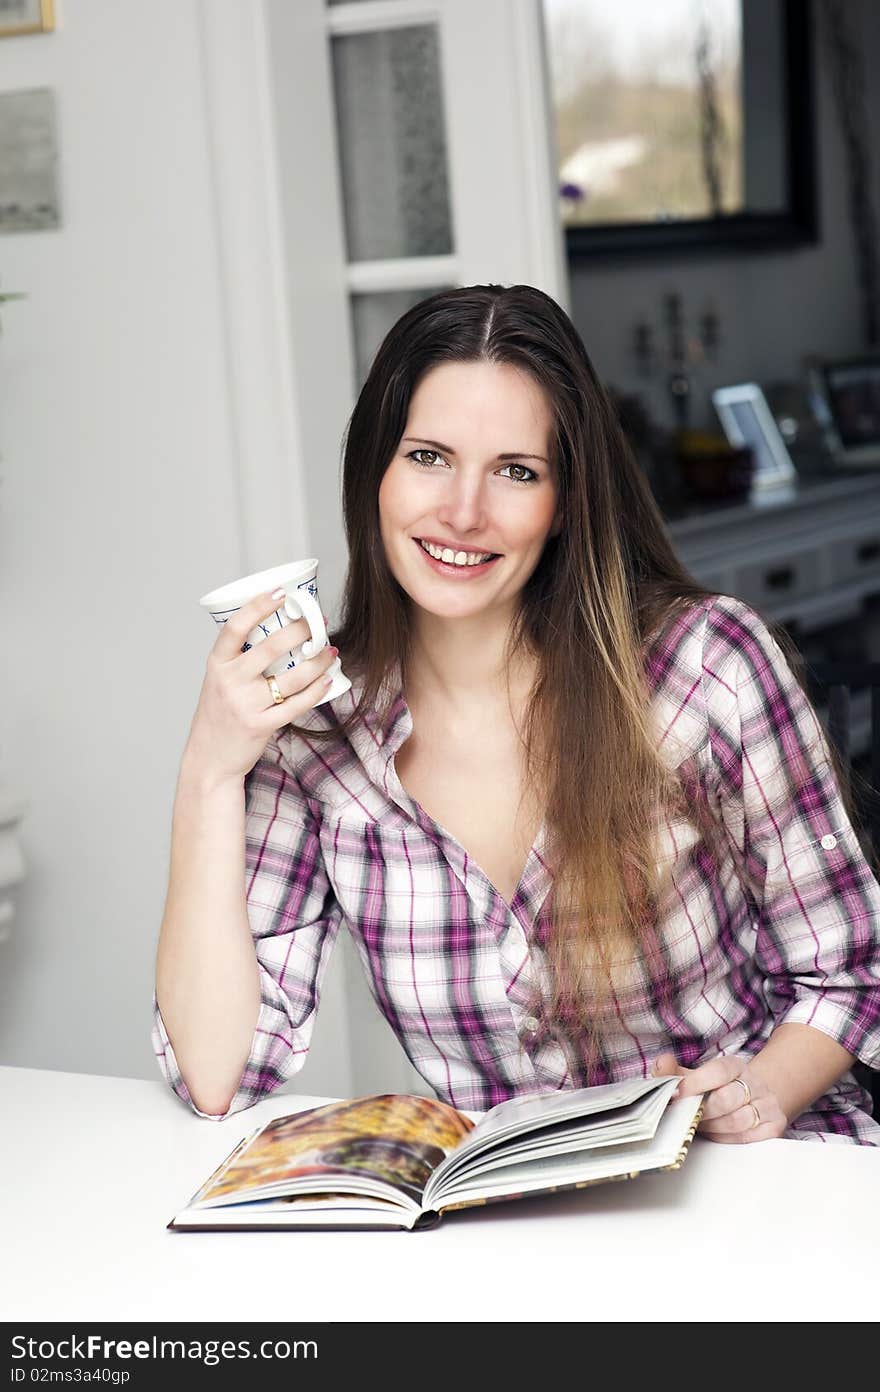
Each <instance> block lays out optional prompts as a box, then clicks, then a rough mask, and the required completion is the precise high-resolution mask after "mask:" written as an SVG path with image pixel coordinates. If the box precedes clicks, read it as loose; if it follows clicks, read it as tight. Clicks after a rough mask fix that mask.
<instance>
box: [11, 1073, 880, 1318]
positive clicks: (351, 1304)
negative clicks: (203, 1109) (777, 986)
mask: <svg viewBox="0 0 880 1392" xmlns="http://www.w3.org/2000/svg"><path fill="white" fill-rule="evenodd" d="M330 1100H332V1099H329V1098H302V1097H293V1096H291V1095H280V1096H278V1095H276V1096H275V1097H272V1098H269V1099H267V1100H266V1101H263V1102H260V1103H258V1104H257V1105H256V1106H255V1107H252V1108H250V1109H249V1110H247V1111H246V1112H239V1113H237V1114H236V1115H234V1116H232V1117H230V1118H228V1119H227V1120H226V1121H222V1122H212V1121H206V1120H203V1119H201V1118H199V1117H196V1116H194V1115H193V1114H192V1113H191V1112H190V1111H189V1109H188V1108H186V1107H185V1106H184V1105H183V1104H182V1103H181V1102H179V1101H178V1099H177V1098H176V1097H175V1096H174V1095H173V1093H171V1092H170V1090H169V1089H168V1088H167V1087H166V1086H165V1084H164V1083H163V1082H161V1080H159V1081H156V1082H149V1081H143V1080H140V1079H127V1078H106V1077H95V1076H92V1075H88V1074H79V1073H60V1072H49V1071H44V1070H39V1069H30V1068H0V1116H2V1118H3V1122H2V1126H3V1140H2V1159H0V1206H2V1209H0V1233H2V1242H3V1249H4V1254H5V1259H4V1260H3V1262H2V1263H0V1319H4V1320H7V1321H8V1320H12V1319H22V1320H40V1321H49V1320H59V1321H75V1320H95V1319H103V1320H133V1321H136V1320H143V1321H146V1320H177V1321H179V1320H211V1321H215V1320H244V1321H251V1320H288V1321H303V1322H305V1321H309V1320H334V1321H336V1320H361V1321H370V1322H372V1321H384V1320H405V1321H411V1320H422V1319H429V1320H440V1321H446V1320H468V1321H470V1320H505V1321H506V1320H517V1321H519V1320H529V1319H532V1320H541V1321H545V1320H566V1321H568V1320H577V1321H582V1320H586V1321H592V1320H633V1319H635V1320H645V1319H648V1320H670V1319H671V1320H717V1319H721V1320H730V1321H736V1322H739V1321H743V1320H746V1321H754V1320H771V1321H777V1320H799V1321H800V1320H816V1319H822V1318H824V1319H836V1320H849V1319H856V1320H858V1319H867V1320H876V1319H877V1317H878V1314H880V1150H878V1149H875V1148H872V1147H861V1146H848V1145H821V1144H815V1143H810V1142H800V1141H765V1142H762V1143H761V1144H758V1145H750V1146H721V1145H716V1144H712V1143H711V1142H709V1141H705V1140H702V1139H701V1138H699V1137H698V1138H697V1140H696V1141H695V1142H694V1145H693V1148H692V1150H691V1154H690V1156H689V1158H688V1160H687V1162H686V1164H685V1165H684V1168H683V1169H681V1170H679V1171H678V1172H676V1173H673V1174H658V1175H654V1176H642V1177H641V1178H640V1179H637V1180H635V1181H633V1182H631V1183H624V1184H609V1185H600V1186H598V1187H597V1188H594V1189H588V1190H584V1191H581V1192H579V1193H572V1194H562V1195H551V1196H548V1197H546V1198H542V1199H535V1200H529V1201H525V1202H517V1203H510V1204H501V1205H495V1206H494V1207H490V1208H484V1209H475V1210H473V1211H472V1212H460V1213H457V1214H450V1215H448V1216H447V1217H446V1218H445V1219H444V1220H443V1222H442V1223H441V1224H440V1225H439V1226H438V1227H436V1228H432V1229H429V1230H427V1231H425V1232H417V1233H410V1232H390V1233H381V1232H316V1233H301V1232H290V1233H245V1232H242V1233H170V1232H168V1231H166V1224H167V1223H168V1221H169V1220H170V1219H171V1218H172V1217H173V1216H174V1214H175V1213H176V1212H177V1211H178V1210H179V1209H180V1208H182V1207H183V1205H184V1204H185V1203H186V1202H187V1200H188V1199H189V1198H190V1197H191V1195H192V1194H193V1193H194V1192H195V1190H196V1189H197V1188H198V1187H199V1185H200V1184H201V1182H202V1181H203V1180H204V1179H205V1178H206V1176H207V1175H208V1174H209V1173H210V1172H211V1170H212V1169H213V1168H214V1167H215V1166H216V1165H217V1164H218V1163H219V1162H220V1161H221V1160H222V1159H223V1158H224V1157H225V1156H226V1155H227V1154H228V1153H229V1151H230V1150H231V1149H232V1147H233V1145H234V1144H235V1142H236V1141H237V1140H238V1139H240V1137H241V1136H243V1135H244V1134H245V1133H246V1132H249V1131H251V1130H253V1128H254V1127H255V1126H256V1125H258V1124H259V1123H261V1122H262V1121H265V1120H267V1119H269V1118H270V1117H274V1116H278V1115H280V1114H282V1113H284V1112H291V1111H296V1110H298V1109H299V1108H300V1107H304V1106H314V1105H316V1104H319V1103H321V1102H326V1101H330Z"/></svg>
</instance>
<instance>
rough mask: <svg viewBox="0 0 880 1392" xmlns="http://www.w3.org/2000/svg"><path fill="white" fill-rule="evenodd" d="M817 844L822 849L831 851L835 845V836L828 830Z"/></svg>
mask: <svg viewBox="0 0 880 1392" xmlns="http://www.w3.org/2000/svg"><path fill="white" fill-rule="evenodd" d="M819 845H820V846H821V847H822V849H823V851H833V850H834V847H835V846H836V845H837V837H836V836H832V835H831V834H830V832H829V834H828V835H827V836H823V837H822V840H821V841H820V842H819Z"/></svg>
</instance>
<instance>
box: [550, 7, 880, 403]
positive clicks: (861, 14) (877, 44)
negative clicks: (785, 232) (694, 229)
mask: <svg viewBox="0 0 880 1392" xmlns="http://www.w3.org/2000/svg"><path fill="white" fill-rule="evenodd" d="M814 9H816V10H818V5H815V6H814ZM846 11H847V17H848V19H849V20H850V21H851V22H852V26H853V31H854V34H855V36H856V40H857V42H858V44H859V46H860V49H861V51H862V53H863V55H864V56H865V61H866V77H867V84H868V95H869V102H870V108H869V109H870V125H871V129H872V139H873V175H874V178H873V188H874V199H875V207H876V208H877V210H878V214H880V137H878V131H880V83H878V82H877V81H876V80H875V78H874V74H875V72H876V66H877V58H878V56H880V5H877V4H875V3H873V0H847V3H846ZM817 18H818V16H817ZM814 29H815V38H816V44H815V49H816V55H815V56H816V63H815V69H816V76H817V83H816V88H817V90H816V145H817V162H818V193H819V220H820V241H819V243H818V244H816V245H814V246H809V247H805V248H804V249H802V250H796V251H784V252H765V251H761V252H758V251H751V252H747V253H745V254H740V253H736V254H733V255H725V256H721V255H715V256H700V257H697V256H690V257H688V256H684V257H680V258H679V257H668V258H664V260H663V261H662V262H658V261H653V262H651V261H649V262H641V261H639V262H632V263H629V262H628V263H624V264H621V263H618V264H615V265H610V264H600V265H596V266H595V267H593V268H589V267H588V265H587V263H585V262H583V261H580V262H576V263H574V266H573V269H572V277H571V305H572V310H571V312H572V317H573V319H574V320H575V322H576V324H577V326H578V328H579V330H580V332H581V334H582V335H583V338H584V342H585V343H586V346H587V351H588V352H589V353H590V356H591V357H592V359H593V362H594V364H595V366H596V369H597V371H598V372H599V374H600V376H602V377H603V379H605V380H606V381H609V382H612V383H614V385H615V386H617V387H619V388H622V389H625V390H627V391H638V392H641V393H642V394H643V396H644V397H645V399H646V401H647V402H648V403H649V404H650V405H651V407H652V409H653V410H654V413H655V415H656V417H657V419H658V420H659V421H661V422H662V423H663V424H666V425H671V424H672V420H673V418H672V413H671V409H670V404H669V399H668V397H667V395H666V393H665V390H664V388H663V386H662V384H661V382H660V381H659V380H657V381H652V382H649V383H647V384H646V382H645V380H644V379H643V378H641V377H639V375H638V373H637V371H636V365H635V362H634V359H633V356H632V343H633V326H634V323H635V321H636V319H638V318H639V317H641V316H642V315H647V316H648V317H649V318H650V320H651V322H652V323H653V324H655V326H657V328H658V330H659V329H660V326H661V325H662V297H663V295H664V293H666V292H667V291H668V290H673V289H675V290H679V291H680V292H681V293H682V295H683V296H684V302H685V310H686V312H687V313H688V315H689V316H691V317H690V322H691V323H692V324H695V319H694V317H693V316H695V315H696V314H698V313H699V312H700V311H701V310H702V309H703V307H704V306H705V305H706V304H707V303H708V302H709V301H710V300H711V301H712V302H713V303H714V304H715V305H716V307H717V309H718V312H719V315H720V320H721V334H722V341H721V345H720V351H719V353H718V356H717V359H716V361H715V362H713V363H711V364H707V365H706V367H705V369H703V370H702V371H701V372H700V373H699V374H697V375H696V376H695V379H694V384H693V403H694V420H693V423H694V424H695V425H697V426H699V425H702V424H712V425H713V426H714V427H715V428H716V429H717V424H718V423H717V420H715V418H714V412H713V410H712V405H711V401H710V398H709V393H710V392H711V391H712V389H713V388H714V387H716V386H720V385H723V384H725V383H733V382H743V381H759V382H762V383H766V382H768V381H772V380H774V379H782V378H793V377H797V376H798V375H799V372H800V359H801V356H802V355H803V354H805V353H822V354H826V355H828V356H833V355H837V354H839V355H841V356H843V355H845V354H848V353H857V352H859V351H861V349H862V348H863V346H864V344H863V340H862V322H861V313H860V306H859V300H858V293H857V283H856V275H857V267H856V262H855V258H854V250H853V240H852V235H851V232H850V226H849V221H848V202H849V189H848V183H847V171H846V164H845V156H844V148H843V141H842V137H841V133H840V128H839V125H838V120H837V114H836V110H835V108H834V101H833V93H832V89H831V81H830V76H829V72H828V61H827V54H826V49H825V45H824V42H823V35H824V27H823V26H822V25H820V24H819V23H816V24H815V26H814ZM663 341H664V340H663V336H662V333H660V334H659V335H658V337H657V338H656V342H657V344H658V346H659V345H660V343H661V342H663Z"/></svg>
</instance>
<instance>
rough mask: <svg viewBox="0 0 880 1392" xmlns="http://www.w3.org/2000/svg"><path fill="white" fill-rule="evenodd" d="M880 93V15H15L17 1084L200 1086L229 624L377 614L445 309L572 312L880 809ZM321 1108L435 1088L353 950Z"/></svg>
mask: <svg viewBox="0 0 880 1392" xmlns="http://www.w3.org/2000/svg"><path fill="white" fill-rule="evenodd" d="M878 66H880V6H878V5H877V4H876V3H873V0H712V2H711V3H706V2H705V0H615V3H614V4H613V5H609V4H607V3H604V0H480V3H479V4H475V3H474V0H326V3H324V0H150V3H145V0H123V2H122V3H119V0H63V3H62V0H55V3H54V5H53V4H51V3H49V0H0V234H2V236H0V301H2V302H0V316H2V330H3V331H2V335H0V583H2V593H3V597H4V604H3V605H2V607H0V623H2V625H3V632H2V641H0V651H2V654H3V664H4V665H3V673H2V692H3V699H2V703H0V1062H2V1063H4V1064H10V1065H17V1066H21V1067H34V1068H56V1069H67V1070H70V1071H75V1072H86V1073H106V1074H114V1075H119V1076H134V1077H143V1078H157V1077H158V1070H157V1068H156V1064H155V1061H154V1059H153V1057H152V1047H151V1043H150V1025H151V1012H150V1003H151V993H152V984H153V969H154V957H155V947H156V940H157V935H158V930H159V924H160V921H161V915H162V909H163V904H164V895H165V888H166V884H167V873H168V851H169V841H170V829H171V809H172V802H173V795H174V787H175V781H176V776H177V769H178V763H179V759H180V755H181V753H182V750H183V746H184V743H185V740H186V737H187V733H188V729H189V722H190V719H191V717H192V713H193V711H194V709H195V704H196V701H197V698H198V692H199V688H200V685H201V680H202V675H203V671H204V663H205V659H206V657H207V654H208V651H209V649H210V646H211V644H212V642H213V640H214V631H213V625H212V624H211V622H210V620H209V619H207V618H206V616H205V614H204V613H203V612H202V611H201V610H200V609H199V606H198V603H197V601H198V597H199V596H200V595H201V594H203V593H205V592H206V591H207V590H209V589H212V588H214V587H216V586H218V585H220V584H222V583H224V582H226V581H227V580H231V579H233V578H235V577H237V576H239V575H243V574H246V573H248V572H250V571H254V570H258V569H263V568H266V567H269V566H272V565H276V564H279V563H281V562H283V561H286V560H288V559H293V558H297V557H304V556H310V555H315V556H318V557H319V558H320V562H321V569H320V582H321V597H322V600H323V601H324V608H325V610H326V612H327V613H328V614H330V615H331V617H332V618H334V619H335V617H336V613H337V605H338V600H339V596H340V593H341V588H342V582H343V577H344V574H345V563H346V555H345V544H344V538H343V535H342V529H341V521H340V457H341V441H342V435H343V431H344V429H345V424H346V421H347V419H348V416H349V413H350V411H351V409H352V406H353V404H354V401H355V399H356V395H357V392H358V390H359V388H360V385H361V383H362V382H363V380H364V377H365V375H366V372H367V371H368V368H369V363H370V361H371V357H372V355H373V353H374V352H375V349H376V347H377V346H378V344H379V342H380V340H381V338H382V336H383V335H384V333H385V332H386V330H387V329H388V328H389V327H390V325H391V324H392V323H393V322H394V321H395V320H396V319H397V318H398V317H399V315H400V314H401V313H402V312H403V311H404V310H405V309H406V308H408V307H409V306H410V305H411V304H413V303H415V302H416V301H418V300H419V299H421V298H423V297H425V296H427V295H429V294H431V293H433V292H434V291H435V290H436V289H438V288H440V287H444V286H453V285H466V284H474V283H483V282H496V283H502V284H513V283H519V282H523V283H528V284H532V285H536V286H539V287H540V288H542V289H543V290H545V291H546V292H547V293H548V294H550V295H552V296H553V297H554V298H555V299H557V300H558V301H559V303H560V304H562V305H563V306H564V307H565V308H566V309H567V310H568V312H569V313H570V314H571V316H572V318H573V320H574V322H575V324H576V326H577V328H578V329H579V331H580V333H581V335H582V336H583V339H584V341H585V343H586V346H587V349H588V351H589V353H590V355H591V356H592V358H593V361H594V363H595V365H596V368H597V370H598V372H599V374H600V376H601V377H602V378H603V380H604V381H605V382H606V383H607V385H608V386H609V388H610V389H611V390H612V392H613V394H614V397H615V401H616V403H617V407H618V410H619V412H620V416H621V420H622V423H623V425H624V428H625V430H626V432H627V434H628V436H629V439H630V441H631V443H632V446H633V449H634V450H635V452H636V454H637V457H638V459H639V462H640V464H641V466H642V468H643V469H644V470H645V473H646V475H647V477H648V479H649V482H650V484H651V487H652V488H653V490H654V493H655V496H656V497H657V500H658V503H659V505H660V507H661V510H662V512H663V514H664V517H665V518H666V520H667V524H668V526H669V529H670V533H671V535H672V536H673V539H674V541H675V544H676V546H677V547H678V549H679V551H680V553H681V554H682V556H683V558H684V559H685V561H686V562H687V564H688V565H689V566H690V567H691V568H692V570H693V571H694V572H695V573H696V574H697V576H698V577H699V578H700V579H701V580H702V581H703V582H704V583H706V584H708V585H711V586H713V587H715V588H717V589H719V590H721V591H723V592H725V593H730V594H736V595H739V596H740V597H742V598H743V599H745V600H747V601H748V602H750V603H754V604H756V605H757V606H759V607H760V608H761V609H762V611H763V612H764V613H765V614H768V615H770V616H771V617H772V618H774V619H775V620H776V621H778V622H779V623H781V624H783V625H784V626H785V627H786V628H787V629H788V631H789V632H790V633H791V634H792V636H793V637H794V638H795V640H796V642H797V643H798V645H799V647H800V649H801V651H802V653H803V654H804V656H805V658H806V660H807V661H808V663H809V664H810V666H811V670H812V672H813V676H814V677H815V681H816V687H815V695H816V700H817V704H818V705H820V707H821V710H822V714H823V719H829V720H832V721H833V720H834V719H837V720H838V722H839V721H840V720H841V719H843V720H844V721H845V719H846V717H847V716H848V718H849V725H848V751H849V756H850V758H851V760H852V763H853V766H854V767H856V768H857V769H861V770H862V771H863V772H864V773H865V775H866V776H870V756H871V749H872V743H871V741H872V731H871V723H870V713H871V680H873V675H874V672H873V669H872V665H871V664H876V663H877V661H878V659H880V636H878V635H880V620H878V611H880V599H878V596H880V276H878V247H880V243H878V236H877V206H878V197H880V154H878V137H877V131H878V130H880V84H878V83H877V81H876V77H875V76H874V74H875V73H876V71H877V70H878ZM19 296H21V297H22V298H18V297H19ZM835 672H836V674H837V676H838V677H839V678H840V683H841V687H843V686H845V687H846V691H845V693H844V697H843V698H842V699H841V700H839V701H838V704H837V705H836V706H835V704H834V701H835V698H834V695H833V691H834V690H836V689H837V688H836V687H833V686H832V685H829V683H830V681H831V678H832V677H833V676H834V674H835ZM823 673H824V676H823ZM829 674H830V675H829ZM835 711H836V715H835ZM841 712H842V713H843V714H842V715H841ZM869 822H870V818H869V816H867V815H866V822H865V836H866V841H867V844H869V843H870V836H871V829H870V825H869ZM287 1087H288V1089H289V1090H291V1091H296V1092H301V1093H311V1094H328V1095H348V1094H352V1093H361V1092H372V1091H380V1090H381V1091H385V1090H407V1091H416V1092H417V1091H424V1090H425V1089H424V1087H423V1085H421V1083H420V1080H419V1079H418V1077H417V1075H416V1074H415V1073H414V1072H413V1071H412V1070H411V1068H410V1067H409V1065H408V1063H407V1061H406V1059H405V1057H404V1056H403V1054H402V1052H401V1051H400V1049H399V1047H398V1046H397V1044H396V1041H395V1040H394V1038H393V1036H392V1035H391V1033H390V1030H389V1029H388V1027H387V1025H386V1024H385V1023H384V1021H383V1020H382V1019H381V1017H380V1016H379V1014H378V1012H377V1010H376V1008H375V1007H374V1005H373V1003H372V1001H371V999H370V998H369V996H368V994H367V991H366V988H365V986H364V983H363V980H362V978H361V972H360V967H359V965H358V962H357V958H356V955H355V953H354V951H353V949H352V947H351V944H350V942H349V940H348V938H347V936H346V935H344V934H343V935H341V936H340V940H339V943H338V946H337V949H336V951H335V953H334V957H333V959H332V962H331V966H330V972H329V979H328V982H327V985H326V988H325V995H324V1000H323V1001H322V1007H321V1010H320V1012H319V1017H318V1023H317V1026H316V1030H315V1036H314V1043H313V1046H312V1051H311V1054H310V1056H309V1058H308V1060H307V1063H306V1065H305V1068H304V1069H303V1070H302V1072H301V1073H299V1074H298V1075H297V1076H296V1077H295V1078H294V1079H292V1080H291V1082H290V1083H289V1084H288V1085H287Z"/></svg>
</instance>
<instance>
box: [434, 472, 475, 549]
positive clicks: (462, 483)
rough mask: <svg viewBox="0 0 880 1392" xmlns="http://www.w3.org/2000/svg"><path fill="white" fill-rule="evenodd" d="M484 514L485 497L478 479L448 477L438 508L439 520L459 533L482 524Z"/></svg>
mask: <svg viewBox="0 0 880 1392" xmlns="http://www.w3.org/2000/svg"><path fill="white" fill-rule="evenodd" d="M485 515H486V506H485V497H484V493H483V487H482V483H481V482H480V480H478V479H471V480H467V479H463V478H461V477H459V478H455V479H450V480H449V487H448V489H447V490H446V492H445V494H444V496H443V499H442V503H441V506H440V507H439V509H438V517H439V520H440V521H441V522H445V523H446V524H447V526H449V527H450V529H451V530H452V531H454V532H457V533H458V534H459V535H461V533H462V532H465V531H471V530H473V529H475V528H478V527H480V526H482V524H483V521H484V519H485Z"/></svg>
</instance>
